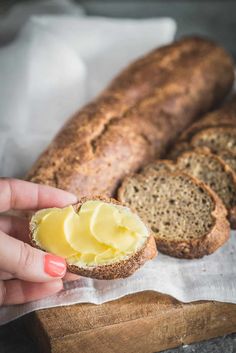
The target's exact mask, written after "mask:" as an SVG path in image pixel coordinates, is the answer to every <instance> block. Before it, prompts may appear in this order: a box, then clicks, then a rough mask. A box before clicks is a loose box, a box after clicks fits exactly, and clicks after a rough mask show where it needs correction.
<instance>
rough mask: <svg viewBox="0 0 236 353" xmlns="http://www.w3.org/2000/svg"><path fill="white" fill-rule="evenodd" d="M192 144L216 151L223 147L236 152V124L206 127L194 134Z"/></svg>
mask: <svg viewBox="0 0 236 353" xmlns="http://www.w3.org/2000/svg"><path fill="white" fill-rule="evenodd" d="M191 144H192V146H194V147H199V146H200V147H201V146H206V147H208V148H210V149H211V151H213V152H215V153H217V152H218V151H220V150H223V149H228V150H230V151H231V152H233V153H236V126H234V127H214V128H208V129H204V130H202V131H200V132H198V133H196V134H195V135H194V136H193V138H192V140H191Z"/></svg>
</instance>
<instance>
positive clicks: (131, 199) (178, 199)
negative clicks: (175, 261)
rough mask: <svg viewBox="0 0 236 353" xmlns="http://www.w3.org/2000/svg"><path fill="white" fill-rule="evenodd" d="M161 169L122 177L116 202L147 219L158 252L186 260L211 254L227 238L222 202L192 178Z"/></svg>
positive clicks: (226, 223)
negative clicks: (123, 204)
mask: <svg viewBox="0 0 236 353" xmlns="http://www.w3.org/2000/svg"><path fill="white" fill-rule="evenodd" d="M165 163H166V162H163V164H165ZM166 165H167V168H166V169H168V166H170V164H169V163H168V162H167V163H166ZM162 167H164V166H163V165H162ZM162 167H161V169H162ZM164 169H165V168H163V169H162V171H159V170H154V171H153V170H152V171H151V170H150V171H149V172H148V173H147V170H146V171H145V173H144V174H143V173H141V174H136V175H133V176H129V177H127V178H125V180H124V182H123V183H122V185H121V187H120V189H119V191H118V197H119V200H121V201H122V202H123V203H125V204H126V205H127V206H129V207H131V208H132V209H134V210H135V211H136V212H137V213H139V214H140V216H141V217H142V218H143V219H146V222H147V224H148V225H149V227H150V228H151V230H152V231H153V232H154V236H155V240H156V244H157V248H158V249H159V250H160V251H161V252H163V253H165V254H168V255H171V256H175V257H180V258H186V259H192V258H200V257H202V256H204V255H208V254H211V253H212V252H214V251H215V250H216V249H218V248H219V247H220V246H222V245H223V244H224V243H225V242H226V241H227V239H228V238H229V224H228V221H227V220H226V209H225V207H224V205H223V203H222V201H221V200H220V198H219V197H218V196H217V195H216V194H215V193H214V192H213V191H212V190H211V189H210V188H209V187H208V186H206V185H205V184H204V183H202V182H201V181H199V180H197V179H195V178H194V177H192V176H190V175H188V174H185V173H183V172H168V171H165V170H164Z"/></svg>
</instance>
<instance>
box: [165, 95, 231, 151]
mask: <svg viewBox="0 0 236 353" xmlns="http://www.w3.org/2000/svg"><path fill="white" fill-rule="evenodd" d="M235 125H236V94H234V95H233V96H232V97H231V99H230V100H229V101H227V102H225V103H224V104H223V105H222V106H221V107H220V108H218V109H217V110H214V111H213V112H210V113H208V114H206V115H204V116H203V117H202V118H201V119H199V120H198V121H196V122H195V123H193V124H192V125H190V126H189V128H187V129H185V130H184V131H183V132H182V134H181V135H180V137H179V139H178V142H177V143H181V142H184V141H186V142H189V141H190V140H191V139H192V137H193V136H194V135H195V134H196V133H198V132H200V131H202V130H205V129H208V128H211V127H235ZM172 150H173V147H172Z"/></svg>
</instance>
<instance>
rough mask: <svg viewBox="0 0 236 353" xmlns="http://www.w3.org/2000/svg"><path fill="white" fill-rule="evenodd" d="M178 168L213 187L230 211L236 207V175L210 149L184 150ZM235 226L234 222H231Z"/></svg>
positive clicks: (178, 160) (178, 161)
mask: <svg viewBox="0 0 236 353" xmlns="http://www.w3.org/2000/svg"><path fill="white" fill-rule="evenodd" d="M177 168H178V169H181V170H184V171H185V172H187V173H189V174H191V175H193V176H194V177H196V178H198V179H200V180H201V181H203V182H204V183H205V184H207V185H208V186H209V187H211V188H212V189H213V190H214V191H215V192H216V193H217V195H218V196H219V197H220V198H221V199H222V201H223V203H224V205H225V206H226V208H227V210H228V212H229V219H230V218H231V212H234V209H235V207H236V177H235V173H234V172H233V171H232V169H231V168H230V167H229V166H228V165H227V164H226V163H224V161H223V160H222V159H221V158H220V157H218V156H216V155H214V154H212V153H210V152H209V151H206V150H204V151H200V150H199V149H198V150H193V151H190V152H184V153H183V154H181V155H180V156H179V158H178V159H177ZM231 226H232V227H233V222H232V224H231Z"/></svg>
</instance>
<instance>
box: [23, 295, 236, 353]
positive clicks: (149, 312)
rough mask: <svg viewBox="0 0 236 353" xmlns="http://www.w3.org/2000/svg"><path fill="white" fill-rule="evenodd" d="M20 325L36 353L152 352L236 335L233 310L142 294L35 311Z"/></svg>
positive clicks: (222, 305)
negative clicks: (34, 341) (35, 344)
mask: <svg viewBox="0 0 236 353" xmlns="http://www.w3.org/2000/svg"><path fill="white" fill-rule="evenodd" d="M25 320H26V321H25V322H26V324H27V328H28V329H29V330H30V331H31V333H32V334H33V336H34V337H35V338H36V339H37V341H38V342H39V347H40V353H48V352H52V353H153V352H159V351H162V350H165V349H168V348H173V347H177V346H180V345H184V344H189V343H193V342H197V341H202V340H206V339H209V338H213V337H217V336H221V335H225V334H228V333H232V332H236V305H235V304H226V303H219V302H212V301H201V302H194V303H188V304H183V303H180V302H178V301H177V300H175V299H173V298H171V297H169V296H166V295H163V294H159V293H155V292H142V293H137V294H132V295H129V296H126V297H124V298H122V299H119V300H115V301H112V302H108V303H105V304H102V305H94V304H76V305H72V306H65V307H59V308H52V309H45V310H39V311H38V312H36V313H32V314H30V315H28V316H27V317H26V318H25Z"/></svg>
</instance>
